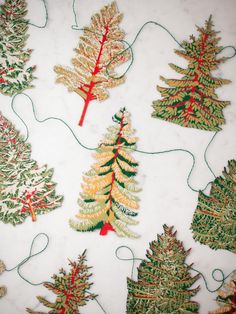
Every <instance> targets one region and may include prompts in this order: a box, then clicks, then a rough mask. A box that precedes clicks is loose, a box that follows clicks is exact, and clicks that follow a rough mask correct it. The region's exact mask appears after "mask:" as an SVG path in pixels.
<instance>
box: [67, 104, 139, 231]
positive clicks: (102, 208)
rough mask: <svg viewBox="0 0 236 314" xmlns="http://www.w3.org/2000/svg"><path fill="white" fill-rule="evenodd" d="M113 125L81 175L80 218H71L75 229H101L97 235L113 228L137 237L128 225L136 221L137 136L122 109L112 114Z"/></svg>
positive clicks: (134, 223)
mask: <svg viewBox="0 0 236 314" xmlns="http://www.w3.org/2000/svg"><path fill="white" fill-rule="evenodd" d="M113 121H114V123H115V125H114V126H112V127H110V128H108V133H107V134H106V135H105V138H104V139H103V140H102V141H101V144H100V145H99V147H98V148H97V151H96V154H94V159H95V160H96V163H95V164H94V165H93V166H92V168H91V170H90V171H88V172H87V173H86V174H85V176H84V177H83V182H84V183H83V184H82V193H81V197H80V199H79V200H78V204H79V206H80V211H79V214H78V215H77V216H76V217H77V218H79V220H80V221H77V220H70V225H71V227H72V228H74V229H76V230H77V231H93V230H95V229H100V235H106V234H107V232H108V231H115V232H116V233H117V234H118V235H119V236H127V237H138V235H137V234H136V233H134V232H132V231H131V230H130V229H129V228H128V227H127V225H136V224H137V222H136V221H135V220H134V219H133V217H135V216H136V215H137V209H138V208H139V205H138V200H139V199H138V197H137V196H135V195H133V193H135V192H138V191H139V189H138V188H137V182H136V181H135V179H134V177H135V176H136V174H137V166H138V163H137V161H136V160H135V159H134V158H133V157H132V156H131V153H132V150H134V149H135V147H136V141H137V138H136V137H133V133H134V130H133V129H132V128H131V121H130V114H129V113H128V112H127V111H126V109H125V108H124V109H121V110H120V111H119V112H118V113H117V114H115V115H114V117H113Z"/></svg>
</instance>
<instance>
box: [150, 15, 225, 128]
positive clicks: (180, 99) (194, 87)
mask: <svg viewBox="0 0 236 314" xmlns="http://www.w3.org/2000/svg"><path fill="white" fill-rule="evenodd" d="M197 30H198V32H199V36H198V38H195V37H194V36H191V37H190V42H187V41H184V42H183V43H182V45H181V46H182V48H183V49H182V50H176V51H175V52H176V54H177V55H179V56H180V57H183V58H184V59H186V60H187V61H188V62H189V65H188V67H187V69H183V68H181V67H179V66H177V65H174V64H172V63H171V64H170V67H171V68H172V69H173V70H175V71H176V72H177V73H180V74H182V75H183V77H182V78H181V79H166V78H164V77H162V76H161V79H162V80H163V81H164V82H165V83H166V84H167V85H168V86H169V87H160V86H157V90H158V91H159V92H160V94H161V96H162V99H160V100H156V101H154V102H153V108H154V112H153V113H152V117H154V118H159V119H163V120H166V121H169V122H173V123H176V124H179V125H181V126H183V127H188V128H197V129H202V130H208V131H218V130H220V129H221V128H220V126H221V125H222V124H224V123H225V120H224V116H223V112H222V109H223V108H224V107H225V106H227V105H228V104H229V103H230V102H229V101H221V100H218V96H217V94H216V93H215V89H216V88H218V87H220V86H222V85H224V84H228V83H230V81H229V80H225V79H222V78H218V77H213V76H212V74H211V71H213V70H216V69H217V68H218V66H219V65H220V64H221V63H222V62H224V61H225V58H217V55H218V53H219V52H220V51H221V49H222V47H220V46H217V44H218V42H219V40H220V38H219V37H217V33H218V32H216V31H214V30H213V23H212V17H211V16H210V17H209V19H208V20H207V21H206V23H205V27H197Z"/></svg>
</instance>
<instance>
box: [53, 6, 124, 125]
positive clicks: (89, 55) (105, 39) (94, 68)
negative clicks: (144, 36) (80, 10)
mask: <svg viewBox="0 0 236 314" xmlns="http://www.w3.org/2000/svg"><path fill="white" fill-rule="evenodd" d="M122 17H123V15H122V14H121V13H119V11H118V9H117V6H116V3H115V2H112V3H111V4H110V5H107V6H105V7H104V8H103V9H102V10H101V11H100V13H97V14H95V15H94V16H93V17H92V18H91V24H90V26H89V27H85V28H84V35H83V36H82V37H81V38H80V45H79V48H77V49H75V51H76V57H75V58H73V59H72V64H73V66H74V69H70V68H68V67H62V66H55V67H54V70H55V72H56V73H57V82H58V83H63V84H65V85H66V86H67V87H68V90H69V91H70V92H76V93H77V94H79V95H80V96H81V97H82V98H83V99H84V108H83V112H82V115H81V118H80V121H79V125H80V126H82V125H83V121H84V117H85V114H86V111H87V109H88V105H89V103H90V102H91V101H92V100H95V99H96V100H99V101H102V100H105V99H107V98H108V96H109V94H108V91H107V88H111V87H115V86H117V85H119V84H121V83H123V82H124V76H122V77H120V78H118V77H117V75H116V73H115V72H114V70H115V68H116V67H117V66H119V65H121V64H123V63H124V62H126V61H127V60H129V58H130V53H129V51H128V50H125V46H124V43H123V38H124V35H125V34H124V32H123V31H121V30H120V28H119V23H120V22H121V20H122ZM108 65H109V67H108ZM108 72H109V73H108Z"/></svg>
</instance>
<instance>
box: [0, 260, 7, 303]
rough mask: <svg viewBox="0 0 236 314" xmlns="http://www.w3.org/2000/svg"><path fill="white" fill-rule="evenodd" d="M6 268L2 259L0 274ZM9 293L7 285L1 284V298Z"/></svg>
mask: <svg viewBox="0 0 236 314" xmlns="http://www.w3.org/2000/svg"><path fill="white" fill-rule="evenodd" d="M5 270H6V266H5V264H4V263H3V261H1V260H0V275H1V274H2V273H3V272H4V271H5ZM6 294H7V288H6V286H0V298H2V297H4V296H5V295H6Z"/></svg>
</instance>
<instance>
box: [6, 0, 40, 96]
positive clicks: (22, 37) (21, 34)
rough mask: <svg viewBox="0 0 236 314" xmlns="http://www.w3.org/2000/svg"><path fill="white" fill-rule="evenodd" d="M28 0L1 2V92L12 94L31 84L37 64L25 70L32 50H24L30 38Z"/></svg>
mask: <svg viewBox="0 0 236 314" xmlns="http://www.w3.org/2000/svg"><path fill="white" fill-rule="evenodd" d="M26 7H27V5H26V1H25V0H5V3H4V4H2V5H0V93H2V94H3V95H9V96H12V95H14V94H16V93H20V92H22V91H23V90H25V89H26V88H30V87H32V85H31V81H32V80H33V79H34V77H33V72H34V70H35V66H33V67H29V68H27V69H25V64H26V62H27V61H28V60H29V58H30V55H31V53H32V50H31V49H24V47H25V44H26V40H27V38H28V35H27V31H28V21H27V20H25V16H26V14H27V10H26Z"/></svg>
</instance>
